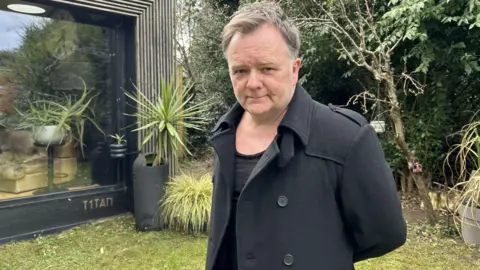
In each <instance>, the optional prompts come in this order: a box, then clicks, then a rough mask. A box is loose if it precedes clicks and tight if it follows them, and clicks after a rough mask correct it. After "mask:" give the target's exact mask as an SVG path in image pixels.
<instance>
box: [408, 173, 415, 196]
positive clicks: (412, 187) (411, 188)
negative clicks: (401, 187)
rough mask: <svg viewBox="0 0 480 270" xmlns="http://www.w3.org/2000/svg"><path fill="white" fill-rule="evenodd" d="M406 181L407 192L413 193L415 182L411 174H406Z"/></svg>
mask: <svg viewBox="0 0 480 270" xmlns="http://www.w3.org/2000/svg"><path fill="white" fill-rule="evenodd" d="M407 179H408V183H407V192H408V193H410V194H413V191H414V190H415V183H413V181H414V180H413V177H412V176H411V175H409V176H408V178H407Z"/></svg>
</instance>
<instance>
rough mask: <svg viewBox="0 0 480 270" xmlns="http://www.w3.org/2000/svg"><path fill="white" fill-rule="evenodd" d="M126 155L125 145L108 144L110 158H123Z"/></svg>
mask: <svg viewBox="0 0 480 270" xmlns="http://www.w3.org/2000/svg"><path fill="white" fill-rule="evenodd" d="M126 153H127V144H126V143H122V144H118V143H112V144H110V156H111V157H112V158H124V157H125V154H126Z"/></svg>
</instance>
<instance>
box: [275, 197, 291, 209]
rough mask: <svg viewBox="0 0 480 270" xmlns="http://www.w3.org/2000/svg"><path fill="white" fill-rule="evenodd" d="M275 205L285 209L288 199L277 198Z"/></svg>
mask: <svg viewBox="0 0 480 270" xmlns="http://www.w3.org/2000/svg"><path fill="white" fill-rule="evenodd" d="M277 204H278V206H280V207H285V206H287V204H288V199H287V197H285V196H279V197H278V199H277Z"/></svg>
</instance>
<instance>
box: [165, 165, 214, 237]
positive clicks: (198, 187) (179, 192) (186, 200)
mask: <svg viewBox="0 0 480 270" xmlns="http://www.w3.org/2000/svg"><path fill="white" fill-rule="evenodd" d="M211 205H212V176H211V174H208V173H207V174H204V175H203V176H201V177H200V179H196V178H195V177H194V176H193V175H191V174H181V175H179V176H177V177H175V178H173V180H172V181H170V182H168V183H167V185H166V187H165V196H164V198H163V199H162V200H161V201H160V208H161V209H162V215H161V222H162V223H163V224H164V225H165V226H167V227H169V228H171V229H174V230H180V231H184V232H188V233H194V234H198V233H201V232H204V231H205V230H206V228H208V225H209V222H210V208H211Z"/></svg>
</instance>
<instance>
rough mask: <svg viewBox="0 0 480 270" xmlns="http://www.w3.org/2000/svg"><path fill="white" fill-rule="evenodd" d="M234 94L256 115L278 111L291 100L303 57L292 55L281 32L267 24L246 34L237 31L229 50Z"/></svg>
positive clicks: (248, 110) (229, 65)
mask: <svg viewBox="0 0 480 270" xmlns="http://www.w3.org/2000/svg"><path fill="white" fill-rule="evenodd" d="M226 55H227V62H228V67H229V72H230V79H231V80H232V85H233V90H234V93H235V97H236V98H237V100H238V102H239V103H240V104H241V105H242V107H243V108H244V109H245V110H246V111H247V112H249V113H250V114H252V115H253V116H268V115H272V116H275V115H278V113H281V112H283V111H284V110H285V108H286V107H287V106H288V103H289V102H290V100H291V98H292V96H293V91H294V88H295V84H296V83H297V81H298V70H299V69H300V63H301V61H300V59H298V58H297V59H293V58H292V57H291V56H290V54H289V52H288V45H287V43H286V42H285V40H284V39H283V37H282V34H281V33H280V32H279V31H278V30H277V29H276V28H275V27H274V26H272V25H269V24H264V25H263V26H261V27H260V28H259V29H257V30H255V31H254V32H252V33H249V34H247V35H242V34H239V33H237V34H236V35H235V36H234V37H233V38H232V40H231V42H230V45H229V47H228V50H227V53H226Z"/></svg>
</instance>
